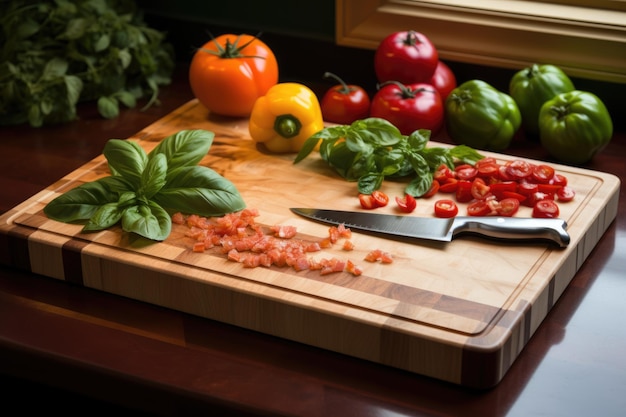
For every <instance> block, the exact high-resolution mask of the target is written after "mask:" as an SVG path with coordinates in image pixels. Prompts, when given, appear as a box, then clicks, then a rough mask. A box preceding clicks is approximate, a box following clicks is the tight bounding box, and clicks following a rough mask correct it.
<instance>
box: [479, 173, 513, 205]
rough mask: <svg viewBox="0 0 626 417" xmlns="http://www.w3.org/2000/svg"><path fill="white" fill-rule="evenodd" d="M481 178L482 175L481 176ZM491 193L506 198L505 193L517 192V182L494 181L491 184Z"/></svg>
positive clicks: (499, 197)
mask: <svg viewBox="0 0 626 417" xmlns="http://www.w3.org/2000/svg"><path fill="white" fill-rule="evenodd" d="M479 178H480V177H479ZM489 188H490V191H491V193H492V194H493V195H494V196H495V197H496V198H497V199H498V200H501V199H503V198H504V193H516V192H517V188H518V186H517V183H516V182H514V181H502V182H494V183H493V184H490V185H489Z"/></svg>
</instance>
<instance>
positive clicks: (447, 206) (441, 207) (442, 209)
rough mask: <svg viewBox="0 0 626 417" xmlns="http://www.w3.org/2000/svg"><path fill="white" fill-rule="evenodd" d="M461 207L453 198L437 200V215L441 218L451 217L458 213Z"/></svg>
mask: <svg viewBox="0 0 626 417" xmlns="http://www.w3.org/2000/svg"><path fill="white" fill-rule="evenodd" d="M458 212H459V208H458V206H457V205H456V203H455V202H454V201H452V200H448V199H443V200H438V201H436V202H435V216H437V217H440V218H445V219H447V218H450V217H454V216H456V215H457V214H458Z"/></svg>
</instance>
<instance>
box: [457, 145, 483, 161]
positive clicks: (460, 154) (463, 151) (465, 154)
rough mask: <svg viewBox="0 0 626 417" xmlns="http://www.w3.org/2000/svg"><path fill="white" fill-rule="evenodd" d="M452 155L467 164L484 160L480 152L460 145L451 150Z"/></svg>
mask: <svg viewBox="0 0 626 417" xmlns="http://www.w3.org/2000/svg"><path fill="white" fill-rule="evenodd" d="M450 155H451V156H452V157H453V158H456V159H458V160H459V161H461V162H463V163H465V164H475V163H476V162H478V161H480V160H481V159H483V158H484V156H483V155H481V154H480V153H479V152H478V151H476V150H475V149H473V148H470V147H469V146H467V145H458V146H455V147H453V148H451V149H450Z"/></svg>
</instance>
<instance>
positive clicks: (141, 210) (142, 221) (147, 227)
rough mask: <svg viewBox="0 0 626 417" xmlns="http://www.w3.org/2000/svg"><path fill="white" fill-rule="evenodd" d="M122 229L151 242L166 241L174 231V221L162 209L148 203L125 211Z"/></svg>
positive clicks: (150, 202)
mask: <svg viewBox="0 0 626 417" xmlns="http://www.w3.org/2000/svg"><path fill="white" fill-rule="evenodd" d="M122 229H123V230H124V231H126V232H132V233H136V234H138V235H139V236H143V237H145V238H148V239H151V240H165V239H166V238H167V237H168V236H169V234H170V232H171V230H172V219H171V217H170V215H169V214H168V213H167V212H166V211H165V210H164V209H163V208H162V207H160V206H159V205H158V204H156V203H154V202H153V201H148V202H147V203H145V204H144V203H142V204H139V205H136V206H130V207H128V208H126V209H125V210H124V213H123V214H122Z"/></svg>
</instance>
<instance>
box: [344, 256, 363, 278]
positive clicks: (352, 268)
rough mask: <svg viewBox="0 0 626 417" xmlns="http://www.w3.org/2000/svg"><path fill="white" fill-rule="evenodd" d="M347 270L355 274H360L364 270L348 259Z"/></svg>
mask: <svg viewBox="0 0 626 417" xmlns="http://www.w3.org/2000/svg"><path fill="white" fill-rule="evenodd" d="M346 272H349V273H351V274H352V275H354V276H359V275H361V274H362V273H363V270H362V269H361V268H359V267H358V266H357V265H355V264H354V262H352V261H351V260H349V259H348V260H347V261H346Z"/></svg>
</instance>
